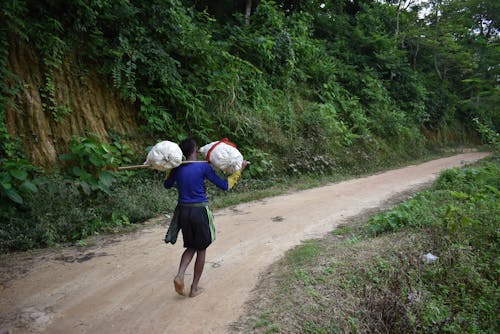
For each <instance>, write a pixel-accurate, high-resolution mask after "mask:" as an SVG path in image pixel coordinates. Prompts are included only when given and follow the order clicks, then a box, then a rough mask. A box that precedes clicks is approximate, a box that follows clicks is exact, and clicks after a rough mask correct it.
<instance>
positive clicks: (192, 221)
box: [164, 138, 247, 297]
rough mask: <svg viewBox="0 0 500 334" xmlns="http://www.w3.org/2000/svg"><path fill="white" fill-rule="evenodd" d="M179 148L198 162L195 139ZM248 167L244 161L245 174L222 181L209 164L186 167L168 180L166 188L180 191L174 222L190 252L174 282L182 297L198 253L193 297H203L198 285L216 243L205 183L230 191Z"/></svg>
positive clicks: (184, 165)
mask: <svg viewBox="0 0 500 334" xmlns="http://www.w3.org/2000/svg"><path fill="white" fill-rule="evenodd" d="M179 146H180V148H181V150H182V154H183V155H184V156H185V157H186V160H187V161H197V155H198V154H197V151H198V147H197V145H196V141H195V140H194V139H192V138H188V139H185V140H183V141H182V142H181V143H180V144H179ZM246 165H247V162H246V161H243V164H242V168H241V171H237V172H235V173H233V174H232V175H230V176H229V177H228V178H227V179H222V178H220V177H219V176H217V174H215V172H214V170H213V169H212V166H210V164H208V163H188V164H182V165H180V166H179V167H177V168H174V169H172V171H171V173H170V175H169V176H168V178H167V179H166V180H165V182H164V187H165V188H167V189H168V188H171V187H173V186H176V187H177V191H178V201H177V207H176V208H175V212H174V216H173V218H172V219H177V222H178V225H179V227H180V229H181V231H182V236H183V239H184V247H185V248H186V250H185V251H184V253H183V254H182V256H181V263H180V265H179V271H178V273H177V276H175V278H174V287H175V291H176V292H177V293H178V294H180V295H183V296H185V295H186V293H185V292H184V273H185V272H186V269H187V267H188V266H189V264H190V263H191V260H192V259H193V257H194V254H195V253H196V260H195V263H194V277H193V282H192V283H191V290H190V292H189V296H190V297H195V296H197V295H199V294H200V293H201V291H202V289H201V288H200V287H199V286H198V283H199V281H200V277H201V274H202V273H203V267H204V265H205V254H206V249H207V247H208V246H209V245H210V244H211V243H212V241H214V240H215V229H214V225H213V215H212V212H210V209H209V208H208V199H207V196H206V194H205V187H204V181H205V179H208V180H209V181H210V182H212V183H213V184H215V185H216V186H217V187H219V188H220V189H223V190H229V189H231V188H232V187H233V186H234V184H235V183H236V182H237V181H238V179H239V178H240V176H241V172H242V171H243V170H244V169H245V167H246Z"/></svg>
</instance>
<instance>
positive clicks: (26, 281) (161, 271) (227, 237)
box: [0, 153, 486, 334]
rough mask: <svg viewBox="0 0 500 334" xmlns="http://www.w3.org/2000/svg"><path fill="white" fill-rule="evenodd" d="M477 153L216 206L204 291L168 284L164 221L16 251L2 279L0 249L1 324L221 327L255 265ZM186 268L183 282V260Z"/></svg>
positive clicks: (101, 328)
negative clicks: (36, 250)
mask: <svg viewBox="0 0 500 334" xmlns="http://www.w3.org/2000/svg"><path fill="white" fill-rule="evenodd" d="M485 156H486V154H485V153H467V154H461V155H456V156H453V157H449V158H444V159H439V160H434V161H431V162H427V163H423V164H420V165H418V166H410V167H406V168H401V169H397V170H392V171H388V172H385V173H381V174H377V175H373V176H369V177H366V178H360V179H355V180H350V181H345V182H341V183H336V184H331V185H327V186H324V187H320V188H315V189H311V190H305V191H301V192H297V193H293V194H289V195H284V196H278V197H273V198H269V199H266V200H262V201H256V202H252V203H248V204H242V205H237V206H234V207H231V208H228V209H224V210H219V211H217V212H215V223H216V229H217V240H216V242H215V243H214V244H213V245H212V246H210V248H209V249H208V251H207V263H206V266H205V272H204V275H203V277H202V279H201V282H200V285H201V286H203V287H204V288H205V289H206V291H205V292H204V293H203V294H201V295H200V296H198V297H196V298H184V297H181V296H179V295H177V294H176V293H175V292H174V290H173V284H172V279H173V277H174V275H175V272H176V270H177V266H178V261H179V257H180V254H181V253H182V239H180V240H179V241H178V242H177V244H175V245H166V244H165V243H163V237H164V233H165V227H164V226H154V227H150V228H146V229H143V230H141V231H140V232H138V233H134V234H132V235H126V236H120V237H110V238H108V239H107V242H104V243H101V244H99V246H94V247H91V248H86V249H84V250H81V251H80V250H78V249H77V248H72V249H64V250H60V251H52V252H50V253H44V254H36V255H29V254H27V255H23V256H24V257H23V258H24V260H22V261H24V264H23V263H21V267H20V268H21V269H22V268H24V270H25V271H26V273H24V274H21V275H20V276H19V277H17V278H14V279H10V280H7V281H6V280H5V277H6V273H8V272H9V268H6V267H5V266H8V265H9V260H8V258H6V257H3V258H0V261H1V262H0V264H1V265H2V267H3V270H2V273H3V275H2V276H3V277H4V281H1V282H0V332H1V333H3V332H2V329H3V330H4V331H5V332H7V331H8V330H10V331H11V333H15V334H17V333H30V332H36V333H38V332H40V333H64V334H67V333H121V334H125V333H151V334H153V333H204V334H205V333H224V332H226V331H227V328H228V327H227V326H228V325H229V324H230V323H231V322H233V321H235V320H237V319H238V317H239V315H240V314H241V312H242V311H243V303H244V302H245V300H247V298H248V297H249V294H250V292H251V290H252V288H253V287H254V286H255V285H256V283H257V280H258V277H259V273H261V272H263V271H264V270H265V269H266V268H267V267H268V266H269V265H270V264H271V263H272V262H273V261H275V260H276V259H277V258H278V257H280V256H282V255H283V254H284V252H285V251H286V250H288V249H289V248H291V247H293V246H294V245H297V244H298V243H300V242H301V240H304V239H308V238H314V237H319V236H321V235H322V234H324V233H326V232H328V231H331V230H332V229H333V228H334V227H335V226H336V225H338V224H339V223H342V222H343V221H344V220H345V219H346V218H348V217H350V216H353V215H356V214H358V213H360V212H361V211H363V210H365V209H370V208H374V207H377V206H378V205H380V204H382V203H383V202H384V201H385V200H387V199H388V198H390V197H392V196H394V195H396V194H398V193H400V192H403V191H408V190H410V189H413V188H415V187H418V186H419V185H422V184H425V183H428V182H430V181H432V180H433V179H434V178H435V177H436V174H437V173H438V172H439V171H441V170H442V169H445V168H450V167H454V166H461V165H463V164H464V163H469V162H473V161H476V160H478V159H481V158H483V157H485ZM19 261H20V260H19V259H17V264H19V263H18V262H19ZM23 266H24V267H23ZM188 272H189V274H190V275H188V276H187V277H186V279H187V280H188V281H189V280H190V279H191V278H192V276H191V273H192V266H191V267H190V268H189V269H188Z"/></svg>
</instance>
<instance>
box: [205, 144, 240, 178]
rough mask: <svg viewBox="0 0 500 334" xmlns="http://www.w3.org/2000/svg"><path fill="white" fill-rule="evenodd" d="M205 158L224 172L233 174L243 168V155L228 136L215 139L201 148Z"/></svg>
mask: <svg viewBox="0 0 500 334" xmlns="http://www.w3.org/2000/svg"><path fill="white" fill-rule="evenodd" d="M199 152H200V153H201V154H202V155H203V158H204V159H205V160H206V161H208V162H210V163H211V164H212V165H213V166H214V167H215V168H218V169H220V170H221V171H223V172H224V173H228V174H232V173H234V172H236V171H237V170H240V169H241V165H242V163H243V155H241V153H240V151H238V148H237V147H236V145H234V144H233V143H231V142H229V141H228V140H227V138H224V139H222V140H219V141H214V142H212V143H210V144H207V145H205V146H203V147H202V148H200V149H199Z"/></svg>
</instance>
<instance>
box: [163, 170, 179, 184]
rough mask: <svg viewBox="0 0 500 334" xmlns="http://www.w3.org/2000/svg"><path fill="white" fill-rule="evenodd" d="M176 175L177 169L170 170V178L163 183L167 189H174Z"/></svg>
mask: <svg viewBox="0 0 500 334" xmlns="http://www.w3.org/2000/svg"><path fill="white" fill-rule="evenodd" d="M175 173H176V169H175V168H174V169H172V170H170V172H169V174H168V177H167V178H166V179H165V181H163V186H164V187H165V188H167V189H169V188H172V187H173V186H174V184H175Z"/></svg>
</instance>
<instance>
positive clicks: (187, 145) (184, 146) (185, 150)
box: [179, 138, 196, 158]
mask: <svg viewBox="0 0 500 334" xmlns="http://www.w3.org/2000/svg"><path fill="white" fill-rule="evenodd" d="M179 147H180V148H181V151H182V155H184V157H186V158H187V157H189V156H190V155H191V153H193V152H194V150H195V149H196V141H195V140H194V139H193V138H186V139H184V140H183V141H181V142H180V143H179Z"/></svg>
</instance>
